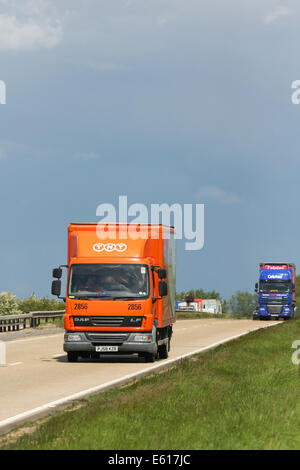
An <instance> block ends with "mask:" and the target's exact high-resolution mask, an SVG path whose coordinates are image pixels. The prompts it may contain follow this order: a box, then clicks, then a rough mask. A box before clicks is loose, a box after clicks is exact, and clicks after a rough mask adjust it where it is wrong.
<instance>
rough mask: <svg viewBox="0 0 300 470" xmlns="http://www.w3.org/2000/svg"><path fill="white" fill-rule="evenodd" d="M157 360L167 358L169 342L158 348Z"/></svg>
mask: <svg viewBox="0 0 300 470" xmlns="http://www.w3.org/2000/svg"><path fill="white" fill-rule="evenodd" d="M158 355H159V359H167V358H168V356H169V341H168V343H167V344H161V345H160V346H159V347H158Z"/></svg>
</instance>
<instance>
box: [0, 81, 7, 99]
mask: <svg viewBox="0 0 300 470" xmlns="http://www.w3.org/2000/svg"><path fill="white" fill-rule="evenodd" d="M0 104H6V85H5V82H3V80H0Z"/></svg>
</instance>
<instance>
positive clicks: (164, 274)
mask: <svg viewBox="0 0 300 470" xmlns="http://www.w3.org/2000/svg"><path fill="white" fill-rule="evenodd" d="M158 277H159V279H166V277H167V270H166V269H164V268H161V269H159V270H158Z"/></svg>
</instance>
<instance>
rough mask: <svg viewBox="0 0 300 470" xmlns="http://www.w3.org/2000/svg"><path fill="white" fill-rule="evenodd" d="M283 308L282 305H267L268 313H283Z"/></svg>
mask: <svg viewBox="0 0 300 470" xmlns="http://www.w3.org/2000/svg"><path fill="white" fill-rule="evenodd" d="M282 308H283V306H282V305H271V304H268V305H267V311H268V313H271V314H275V315H276V314H279V313H281V312H282Z"/></svg>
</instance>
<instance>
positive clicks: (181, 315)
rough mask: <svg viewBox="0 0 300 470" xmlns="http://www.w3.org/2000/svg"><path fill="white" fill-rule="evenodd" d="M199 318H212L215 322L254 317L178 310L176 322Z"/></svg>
mask: <svg viewBox="0 0 300 470" xmlns="http://www.w3.org/2000/svg"><path fill="white" fill-rule="evenodd" d="M197 318H211V319H213V320H224V319H227V320H228V319H232V320H241V319H243V320H249V319H250V318H252V317H242V316H239V315H232V314H230V313H222V314H214V313H205V312H194V311H192V310H191V311H188V310H176V320H195V319H197Z"/></svg>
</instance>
